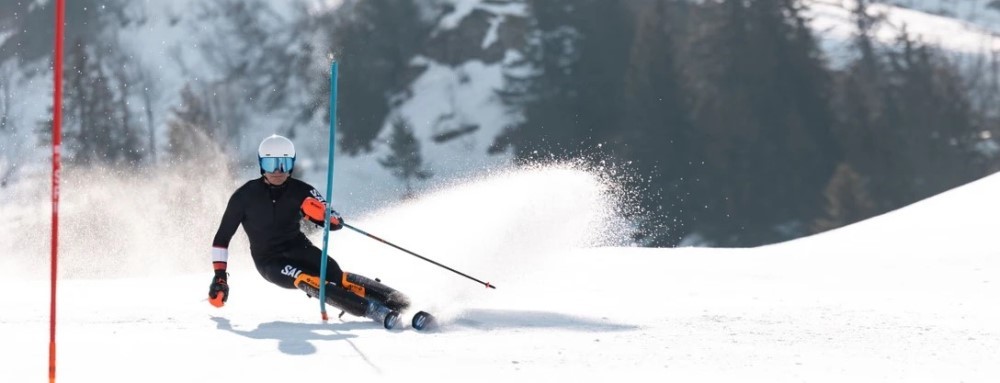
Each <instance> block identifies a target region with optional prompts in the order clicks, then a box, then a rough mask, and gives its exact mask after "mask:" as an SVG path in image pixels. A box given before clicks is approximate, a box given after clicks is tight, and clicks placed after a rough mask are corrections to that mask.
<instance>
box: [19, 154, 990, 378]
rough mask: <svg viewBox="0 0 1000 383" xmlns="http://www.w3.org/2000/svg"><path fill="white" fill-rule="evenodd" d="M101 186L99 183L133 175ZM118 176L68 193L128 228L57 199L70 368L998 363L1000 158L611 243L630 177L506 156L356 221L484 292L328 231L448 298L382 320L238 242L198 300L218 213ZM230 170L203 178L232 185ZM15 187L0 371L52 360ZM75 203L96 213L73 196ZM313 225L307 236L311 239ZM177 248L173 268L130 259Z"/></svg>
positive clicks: (42, 218)
mask: <svg viewBox="0 0 1000 383" xmlns="http://www.w3.org/2000/svg"><path fill="white" fill-rule="evenodd" d="M115 182H117V181H113V180H105V182H104V183H105V186H110V187H112V188H125V185H123V184H117V183H115ZM164 182H166V180H164ZM130 186H132V187H134V188H135V189H132V190H131V192H130V193H121V194H120V195H117V194H116V195H113V196H101V195H98V194H99V193H96V192H93V191H90V190H85V192H86V193H89V194H92V195H88V196H87V197H88V198H90V201H89V202H86V203H85V202H83V201H81V200H80V199H79V198H77V199H76V200H69V201H67V204H68V205H69V209H70V211H74V212H75V213H70V214H77V215H79V214H84V211H86V210H91V214H92V216H102V215H110V216H111V217H114V218H116V219H124V220H125V221H124V222H122V226H136V225H138V226H146V227H147V229H146V230H145V231H137V230H138V229H136V228H131V227H122V229H123V230H131V231H125V232H123V234H122V235H120V236H117V237H116V236H114V235H107V234H101V233H100V231H99V230H98V231H97V232H94V230H92V229H91V227H90V226H88V225H85V224H81V223H82V222H85V221H81V220H76V221H74V218H73V217H67V221H70V222H76V223H77V224H74V225H70V224H66V225H65V226H63V227H62V230H63V233H64V236H65V237H63V246H64V249H65V251H66V252H67V253H68V254H75V256H69V257H67V258H65V259H64V260H63V261H61V263H60V265H61V272H62V274H63V275H64V276H66V278H64V279H62V280H60V282H59V283H60V284H59V294H60V295H59V312H58V315H59V328H58V333H57V334H58V340H57V346H58V359H57V362H58V370H57V371H58V381H60V382H96V381H100V382H134V381H144V382H177V381H226V382H263V381H289V380H295V381H301V380H319V381H351V382H356V381H370V380H359V378H361V379H369V378H370V379H375V381H383V380H384V381H388V380H389V379H394V381H434V382H437V381H468V380H474V381H497V382H499V381H505V382H506V381H512V380H513V379H521V378H529V379H531V380H537V379H545V378H552V379H555V380H557V381H607V380H612V379H614V380H618V381H623V380H626V379H634V380H638V381H657V382H659V381H664V379H682V380H684V381H692V380H695V381H741V382H743V381H768V382H774V381H810V382H823V381H830V382H844V381H906V382H913V381H935V382H939V381H980V382H991V381H992V382H995V381H998V379H1000V363H997V361H998V360H1000V307H998V305H997V303H998V301H1000V300H998V297H1000V277H998V276H1000V250H998V249H997V240H996V237H995V236H994V235H995V232H996V218H995V217H997V216H998V215H1000V200H998V199H997V198H996V195H997V194H998V193H1000V175H993V176H990V177H987V178H984V179H982V180H979V181H976V182H974V183H971V184H969V185H966V186H963V187H960V188H957V189H955V190H952V191H949V192H946V193H944V194H942V195H939V196H936V197H932V198H930V199H927V200H924V201H922V202H919V203H916V204H914V205H911V206H909V207H906V208H903V209H900V210H898V211H895V212H891V213H889V214H885V215H883V216H879V217H876V218H873V219H870V220H867V221H864V222H861V223H858V224H855V225H851V226H847V227H844V228H841V229H838V230H835V231H831V232H827V233H824V234H820V235H816V236H813V237H808V238H803V239H799V240H795V241H791V242H787V243H782V244H776V245H770V246H764V247H759V248H750V249H708V248H680V249H652V248H627V247H619V246H618V245H616V242H618V241H620V240H621V236H622V235H623V233H624V230H619V229H622V223H621V221H620V220H618V219H617V218H615V217H616V214H617V212H618V211H619V210H620V209H622V206H621V204H620V202H619V201H618V200H617V199H616V196H617V195H618V193H620V192H621V191H620V190H618V189H617V188H616V187H615V186H614V185H608V184H606V183H604V182H602V181H601V177H598V176H597V175H595V174H592V173H589V172H586V171H582V170H576V169H573V168H569V167H561V168H542V169H526V170H517V171H507V172H501V173H496V174H493V175H489V176H484V177H482V178H479V179H473V180H469V181H468V182H466V183H462V184H456V185H453V186H451V187H449V188H444V189H441V190H439V191H437V192H436V193H433V194H430V195H427V196H424V197H422V198H419V199H416V200H412V201H410V202H408V203H405V204H401V205H398V206H395V207H391V208H386V209H383V210H380V211H378V212H375V213H373V214H371V215H368V216H363V217H359V218H358V219H353V218H352V217H351V216H348V217H347V218H348V221H349V222H353V223H355V224H356V225H357V226H358V227H360V228H363V229H365V230H368V231H369V232H371V233H373V234H376V235H379V236H382V237H383V238H385V239H387V240H389V241H392V242H395V243H397V244H399V245H402V246H404V247H407V248H409V249H411V250H414V251H417V252H418V253H422V254H423V255H425V256H428V257H431V258H433V259H435V260H437V261H439V262H442V263H444V264H446V265H449V266H451V267H454V268H456V269H458V270H461V271H464V272H466V273H469V274H471V275H473V276H476V277H479V278H481V279H484V280H487V281H490V282H492V283H494V284H495V285H497V286H498V288H497V289H496V290H488V289H484V288H483V287H482V286H477V285H476V284H475V283H474V282H471V281H468V280H465V279H462V278H461V277H458V276H455V275H453V274H450V273H448V272H446V271H444V270H441V269H438V268H435V267H434V266H432V265H430V264H427V263H424V262H422V261H420V260H418V259H416V258H414V257H410V256H408V255H406V254H403V253H401V252H398V251H396V250H393V249H391V248H388V247H387V246H384V245H381V244H379V243H376V242H375V241H372V240H370V239H367V238H365V237H363V236H361V235H358V234H356V233H352V232H348V231H341V232H336V233H334V234H333V235H332V236H331V241H332V242H331V243H332V245H331V246H332V249H333V250H332V253H333V255H334V257H335V258H337V260H338V262H339V263H340V264H341V266H343V267H344V268H345V269H346V270H350V271H354V272H358V273H361V274H365V275H369V276H373V277H375V276H377V277H381V278H382V279H383V281H385V282H386V283H388V284H389V285H390V286H394V287H396V288H399V289H401V290H403V291H405V292H407V293H408V294H409V295H410V296H411V297H412V298H414V300H415V301H416V302H417V303H416V304H417V306H418V307H421V308H427V309H430V310H432V311H434V312H436V313H438V315H439V317H440V318H441V320H442V322H443V326H442V327H441V329H440V330H439V331H437V332H433V333H419V332H416V331H413V330H411V329H404V330H396V331H386V330H384V329H382V328H381V327H380V326H378V325H376V324H374V323H372V322H370V321H367V320H363V319H360V318H354V317H350V316H349V315H348V316H345V318H344V320H343V321H340V320H337V319H332V320H331V321H330V322H329V323H322V322H321V321H320V320H319V312H318V311H319V307H318V306H319V305H318V302H317V301H316V300H311V299H307V298H306V297H305V296H304V294H302V293H301V292H298V291H293V290H283V289H280V288H276V287H274V286H272V285H269V284H268V283H267V282H264V281H263V279H262V278H260V277H259V276H258V275H257V274H256V272H255V271H253V269H252V266H251V265H250V260H249V257H248V256H247V255H246V253H245V250H242V251H239V250H236V247H235V246H234V249H233V250H232V253H233V255H232V259H231V264H232V266H231V274H232V276H231V278H230V282H231V286H232V291H231V293H232V295H231V298H230V301H229V303H228V304H227V305H226V307H224V308H221V309H216V308H213V307H211V306H210V305H208V304H207V303H206V302H205V298H204V295H205V293H206V290H207V287H208V282H209V278H210V271H209V265H208V261H209V254H208V251H207V249H208V246H207V242H206V237H205V236H206V235H208V236H210V235H211V232H214V229H215V225H216V224H217V222H218V219H219V216H220V215H221V207H220V206H219V205H215V206H214V207H211V208H209V207H207V206H209V205H211V204H212V203H214V202H212V203H205V204H202V205H199V204H198V202H197V201H194V202H192V201H188V200H176V201H171V202H169V203H167V206H166V207H165V209H168V210H171V211H177V210H180V211H184V210H188V209H187V207H189V206H190V207H192V208H193V209H204V210H202V211H199V212H191V213H189V214H188V215H187V217H188V218H186V219H187V221H177V220H176V219H177V218H176V217H169V216H164V215H163V213H162V211H160V210H153V211H152V212H151V213H152V214H148V215H146V214H142V213H138V214H137V213H135V211H136V209H131V212H132V213H131V214H132V215H133V216H141V217H137V218H133V219H134V220H132V221H129V220H127V218H120V217H125V216H126V215H127V214H128V211H130V209H128V208H127V207H129V206H131V207H135V205H136V204H135V203H134V201H138V200H139V197H130V196H129V195H130V194H131V195H142V194H144V193H155V192H156V191H155V189H156V187H157V186H156V185H147V184H139V185H130ZM77 187H80V186H79V185H77ZM228 187H230V185H228V184H227V185H218V186H217V187H216V189H218V190H211V191H209V192H210V193H209V194H212V195H215V194H221V197H220V198H221V199H224V198H225V196H226V194H227V193H226V192H225V190H226V189H227V188H228ZM81 194H82V192H81V193H77V194H74V195H77V196H80V195H81ZM29 195H30V194H29ZM154 197H155V196H154ZM25 198H28V197H25ZM29 199H30V198H29ZM37 199H39V198H37V197H34V200H37ZM102 199H107V200H104V201H102ZM209 199H215V198H209ZM25 201H27V200H24V201H21V202H22V203H18V204H17V205H18V206H9V205H3V206H0V215H2V216H4V217H5V219H4V221H2V222H0V248H3V249H6V252H7V253H8V254H6V255H5V256H4V257H2V258H0V272H2V274H0V277H2V278H0V291H3V293H2V294H0V339H2V342H0V382H31V381H43V380H44V379H45V377H46V375H47V361H48V359H47V350H48V348H47V347H48V294H49V290H48V281H47V274H46V272H45V271H44V270H45V269H44V268H38V267H27V266H24V265H28V264H31V263H32V262H30V260H31V259H35V262H34V263H41V264H42V265H41V266H47V265H45V262H44V261H41V262H39V261H37V259H38V258H41V259H45V258H46V257H47V249H46V247H45V246H36V245H34V243H36V242H41V243H43V244H44V243H46V241H47V238H39V236H38V235H37V233H36V235H35V236H34V237H32V236H30V235H28V234H29V233H30V232H29V231H27V230H26V229H23V228H30V227H35V228H36V229H35V230H34V231H36V232H37V231H42V232H44V231H46V229H45V227H46V226H45V225H46V222H47V219H48V213H47V210H46V209H45V208H33V203H28V202H25ZM222 203H224V202H222ZM39 204H41V203H39ZM81 204H84V205H85V206H88V207H89V209H83V210H79V209H78V210H72V207H73V206H74V205H75V206H77V207H79V206H80V205H81ZM123 205H124V207H123ZM626 208H627V207H626ZM32 211H34V212H35V213H31V212H32ZM157 217H162V218H163V219H164V222H165V223H166V224H162V225H161V224H159V223H158V222H157ZM142 222H145V223H142ZM182 223H183V224H182ZM98 229H100V228H99V227H98ZM206 233H207V234H206ZM241 235H242V234H241ZM91 236H101V238H102V243H103V247H113V246H115V245H116V244H118V243H119V242H134V243H137V244H130V245H122V246H123V247H124V248H125V249H126V250H130V249H131V254H128V251H124V252H122V253H106V252H103V251H101V249H102V245H101V243H93V242H88V239H87V238H88V237H91ZM311 238H313V239H314V241H315V242H316V243H319V242H320V238H321V233H313V234H312V235H311ZM240 241H245V239H241V238H237V239H235V240H234V244H235V243H237V242H240ZM190 242H194V244H191V245H190V246H191V247H190V248H189V247H188V246H189V243H190ZM151 245H152V246H151ZM143 248H145V249H147V250H149V251H152V252H154V253H155V254H154V255H150V254H147V253H144V252H143V251H139V249H143ZM170 250H173V251H174V252H175V254H173V258H175V263H162V264H161V266H160V267H159V268H157V270H156V271H155V272H153V271H150V270H147V268H145V267H143V266H142V265H143V264H144V263H146V262H157V258H161V257H170V255H166V253H159V252H164V251H166V252H169V251H170ZM18 261H21V263H20V266H18V264H17V263H12V262H18ZM189 264H197V265H198V266H197V269H191V268H190V267H189V266H190V265H189ZM35 266H39V265H35ZM70 274H72V275H70ZM74 275H75V276H74ZM333 314H336V312H334V313H333ZM411 379H418V380H411Z"/></svg>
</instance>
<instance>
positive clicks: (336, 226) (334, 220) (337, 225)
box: [330, 209, 344, 231]
mask: <svg viewBox="0 0 1000 383" xmlns="http://www.w3.org/2000/svg"><path fill="white" fill-rule="evenodd" d="M343 228H344V217H341V216H340V213H338V212H337V211H336V210H333V209H330V230H331V231H337V230H340V229H343Z"/></svg>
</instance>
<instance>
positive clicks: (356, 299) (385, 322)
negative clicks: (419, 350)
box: [294, 273, 399, 329]
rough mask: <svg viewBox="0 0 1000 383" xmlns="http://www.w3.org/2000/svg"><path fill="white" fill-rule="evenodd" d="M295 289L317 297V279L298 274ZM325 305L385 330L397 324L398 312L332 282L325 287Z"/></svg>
mask: <svg viewBox="0 0 1000 383" xmlns="http://www.w3.org/2000/svg"><path fill="white" fill-rule="evenodd" d="M294 284H295V287H297V288H299V289H300V290H302V291H305V293H306V295H308V296H309V297H319V278H318V277H316V276H313V275H309V274H306V273H302V274H299V276H298V277H296V278H295V282H294ZM326 303H327V304H329V305H331V306H333V307H337V308H339V309H341V310H343V311H342V312H341V313H340V315H341V316H343V315H344V312H347V313H350V314H351V315H354V316H359V317H365V318H369V319H372V320H374V321H376V322H378V323H381V324H382V326H383V327H385V328H386V329H391V328H393V327H395V326H396V323H398V322H399V312H398V311H397V310H393V309H391V308H389V307H386V306H384V305H381V304H379V303H378V302H374V301H370V300H368V299H366V298H364V297H362V296H359V295H357V294H355V293H352V291H349V290H347V289H344V288H341V287H340V286H337V285H336V284H334V283H332V282H328V283H327V285H326Z"/></svg>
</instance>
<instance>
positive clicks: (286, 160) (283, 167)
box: [260, 157, 295, 173]
mask: <svg viewBox="0 0 1000 383" xmlns="http://www.w3.org/2000/svg"><path fill="white" fill-rule="evenodd" d="M294 166H295V158H292V157H261V158H260V169H261V170H263V171H264V173H274V172H276V171H281V172H282V173H291V172H292V167H294Z"/></svg>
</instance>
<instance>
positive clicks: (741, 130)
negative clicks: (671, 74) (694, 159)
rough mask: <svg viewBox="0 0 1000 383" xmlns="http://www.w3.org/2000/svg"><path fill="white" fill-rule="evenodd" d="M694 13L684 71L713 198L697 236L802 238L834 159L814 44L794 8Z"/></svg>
mask: <svg viewBox="0 0 1000 383" xmlns="http://www.w3.org/2000/svg"><path fill="white" fill-rule="evenodd" d="M701 11H702V15H703V16H702V19H701V21H702V24H701V25H700V26H699V28H698V29H696V30H695V35H693V36H692V41H691V42H690V44H691V46H692V48H691V54H690V55H689V57H688V59H689V61H688V64H687V65H686V68H687V69H688V74H689V76H691V77H690V78H689V81H690V82H691V87H692V88H693V89H695V90H696V92H695V101H694V108H693V115H694V120H695V123H696V125H697V127H698V133H699V134H700V135H701V138H700V139H699V142H703V143H704V144H705V145H706V146H705V148H704V150H705V161H706V164H707V167H706V169H705V171H704V172H703V173H702V174H703V179H704V182H705V185H703V188H704V190H707V191H708V192H709V193H711V197H712V198H711V199H710V200H708V201H706V203H705V205H704V206H705V208H704V209H702V210H701V211H700V212H699V216H700V217H701V218H702V219H703V223H702V225H701V226H702V229H701V230H702V231H709V232H712V233H711V234H710V236H713V237H717V238H723V239H724V241H726V242H728V244H739V245H754V244H761V243H768V242H772V241H776V240H782V239H786V238H788V236H789V235H791V236H795V235H803V234H806V233H807V231H808V225H807V223H808V222H810V221H811V220H812V219H813V218H814V217H816V216H818V215H819V214H821V210H820V209H819V208H818V207H819V206H821V201H822V191H823V188H824V187H825V185H826V184H827V181H828V179H829V176H830V174H832V171H833V168H834V166H835V164H836V163H837V162H838V160H839V152H838V149H837V147H836V146H835V144H834V140H833V139H832V136H831V134H832V128H833V123H834V118H833V115H832V112H831V110H830V99H829V97H830V95H829V89H830V85H829V82H830V79H829V73H828V72H827V70H826V68H825V63H824V62H823V60H822V58H821V57H822V56H821V55H820V54H819V47H818V44H817V42H816V41H815V39H814V38H813V37H812V35H811V31H810V30H809V28H808V27H807V26H806V25H805V22H804V20H803V18H802V16H800V14H799V9H798V2H795V1H791V0H757V1H751V2H746V1H742V0H725V1H721V2H717V3H715V2H708V3H705V4H704V6H703V7H702V8H701ZM790 225H791V226H790ZM778 227H784V228H785V229H781V230H778V229H777V228H778ZM788 227H794V228H793V229H792V230H791V231H789V230H787V228H788ZM726 242H724V243H726Z"/></svg>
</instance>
